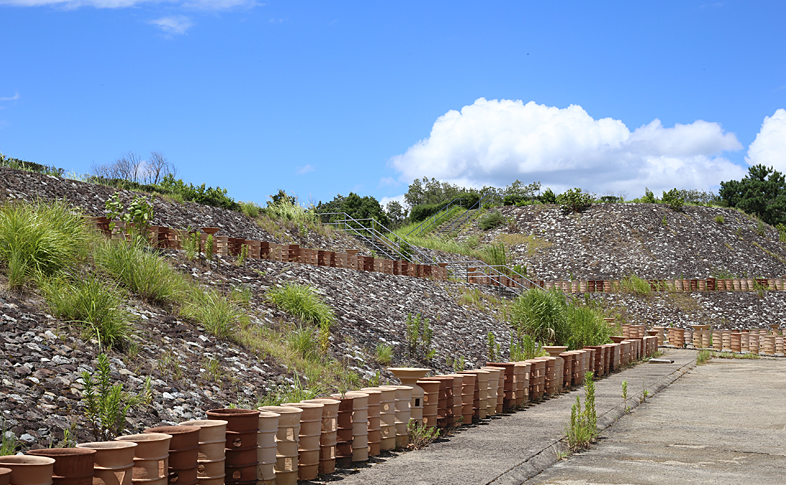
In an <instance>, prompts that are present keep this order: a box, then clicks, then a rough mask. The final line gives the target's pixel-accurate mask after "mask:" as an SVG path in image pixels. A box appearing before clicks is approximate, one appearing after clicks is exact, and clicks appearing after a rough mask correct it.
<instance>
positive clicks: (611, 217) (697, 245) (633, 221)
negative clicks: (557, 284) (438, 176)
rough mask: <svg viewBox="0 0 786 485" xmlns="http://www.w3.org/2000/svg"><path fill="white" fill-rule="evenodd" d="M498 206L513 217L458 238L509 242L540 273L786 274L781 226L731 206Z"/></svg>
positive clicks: (515, 256)
mask: <svg viewBox="0 0 786 485" xmlns="http://www.w3.org/2000/svg"><path fill="white" fill-rule="evenodd" d="M500 212H502V213H503V214H504V215H505V216H506V217H508V218H510V220H512V221H514V222H512V223H510V224H505V225H503V226H500V227H498V228H497V229H494V230H491V231H488V232H484V231H482V230H480V229H479V228H478V227H477V224H475V225H474V227H473V229H472V230H468V231H465V232H463V233H462V234H461V236H460V237H461V238H466V237H468V236H469V235H471V234H479V235H481V238H482V239H481V240H482V242H487V243H488V242H499V241H503V242H505V244H506V246H507V248H508V249H509V250H510V253H511V254H510V256H511V259H512V260H513V264H526V266H527V269H528V270H529V273H530V275H531V276H533V275H534V276H536V277H537V278H538V279H544V280H550V279H558V280H570V279H576V280H586V279H598V280H600V279H619V278H621V277H624V276H628V275H630V274H632V273H633V274H636V275H637V276H640V277H642V278H647V279H668V278H670V277H671V278H678V277H680V276H681V275H682V276H683V277H685V278H706V277H710V276H714V275H721V274H725V275H728V274H733V275H736V276H737V277H743V276H747V277H749V278H752V277H765V278H766V277H769V278H774V277H781V276H784V275H786V244H784V243H781V242H779V240H778V233H777V231H776V230H775V229H774V228H772V227H771V226H769V225H766V224H763V225H762V224H759V222H758V221H757V220H755V219H752V218H750V217H748V216H746V215H745V214H743V213H741V212H739V211H736V210H733V209H721V208H714V207H695V206H685V207H684V208H683V210H682V211H681V212H675V211H673V210H671V209H670V208H669V207H668V206H666V205H659V204H595V205H593V206H592V207H590V208H589V209H588V210H586V211H585V212H582V213H580V214H565V213H563V212H562V211H561V210H560V209H559V208H558V207H557V206H554V205H542V206H526V207H503V208H501V209H500ZM720 220H722V221H723V222H722V223H721V222H718V221H720Z"/></svg>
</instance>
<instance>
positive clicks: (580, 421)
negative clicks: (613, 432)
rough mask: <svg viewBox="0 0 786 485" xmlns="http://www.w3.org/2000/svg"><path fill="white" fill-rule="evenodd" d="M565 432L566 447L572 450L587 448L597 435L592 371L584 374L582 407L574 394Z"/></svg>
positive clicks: (578, 398) (579, 399)
mask: <svg viewBox="0 0 786 485" xmlns="http://www.w3.org/2000/svg"><path fill="white" fill-rule="evenodd" d="M626 384H627V383H626ZM566 434H567V438H568V447H570V449H571V451H574V452H576V451H581V450H586V449H588V448H589V446H590V444H591V443H592V442H593V441H595V439H596V438H597V436H598V415H597V411H596V410H595V382H594V381H593V379H592V372H587V373H586V374H585V375H584V409H582V406H581V398H580V397H579V396H576V404H574V405H573V406H572V407H571V410H570V424H569V425H568V426H567V427H566Z"/></svg>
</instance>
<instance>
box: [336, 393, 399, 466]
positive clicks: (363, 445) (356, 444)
mask: <svg viewBox="0 0 786 485" xmlns="http://www.w3.org/2000/svg"><path fill="white" fill-rule="evenodd" d="M347 394H348V395H351V396H352V397H354V398H355V399H354V400H353V401H352V461H368V394H366V393H365V392H359V391H350V392H348V393H347ZM410 399H411V396H410Z"/></svg>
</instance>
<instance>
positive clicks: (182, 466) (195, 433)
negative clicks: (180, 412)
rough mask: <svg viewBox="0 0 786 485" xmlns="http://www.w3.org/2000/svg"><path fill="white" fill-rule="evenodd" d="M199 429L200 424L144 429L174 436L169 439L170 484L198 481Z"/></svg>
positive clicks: (189, 483) (190, 484) (180, 484)
mask: <svg viewBox="0 0 786 485" xmlns="http://www.w3.org/2000/svg"><path fill="white" fill-rule="evenodd" d="M199 429H200V428H199V427H198V426H158V427H155V428H148V429H146V430H144V431H143V433H146V434H153V433H163V434H168V435H171V436H172V439H171V440H169V476H168V480H169V483H170V485H174V484H175V483H177V484H178V485H193V484H195V483H196V482H197V459H198V457H199Z"/></svg>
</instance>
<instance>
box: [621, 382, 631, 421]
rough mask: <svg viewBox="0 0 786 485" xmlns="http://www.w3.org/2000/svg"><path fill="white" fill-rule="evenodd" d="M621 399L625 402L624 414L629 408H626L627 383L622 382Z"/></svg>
mask: <svg viewBox="0 0 786 485" xmlns="http://www.w3.org/2000/svg"><path fill="white" fill-rule="evenodd" d="M622 399H624V400H625V412H626V413H629V412H630V408H629V407H628V381H622Z"/></svg>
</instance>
